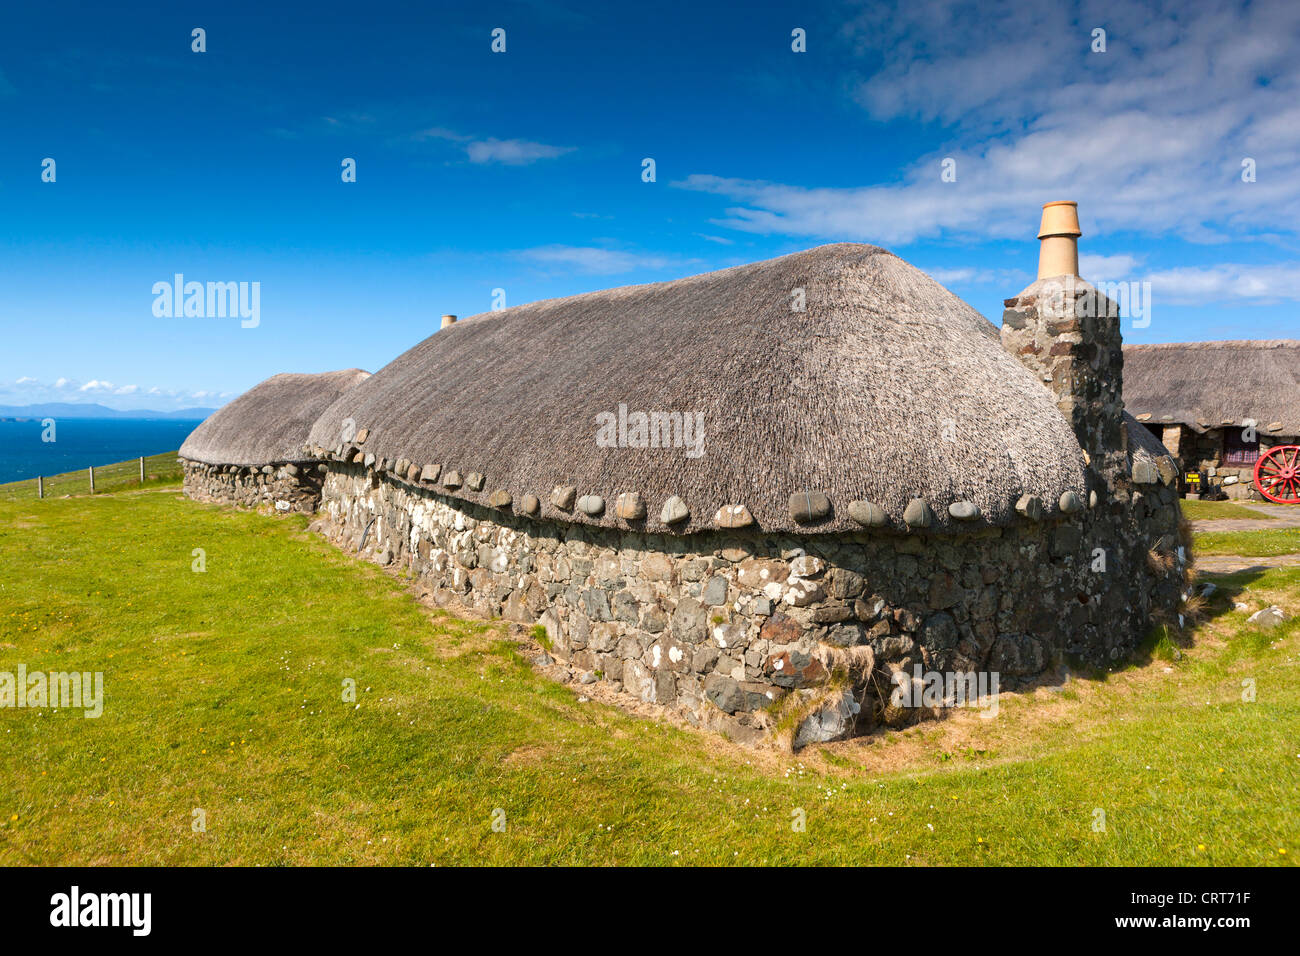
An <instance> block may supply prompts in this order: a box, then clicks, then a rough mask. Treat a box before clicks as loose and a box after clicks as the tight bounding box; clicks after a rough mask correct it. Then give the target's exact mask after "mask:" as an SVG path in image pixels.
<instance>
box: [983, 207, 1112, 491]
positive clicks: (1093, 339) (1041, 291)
mask: <svg viewBox="0 0 1300 956" xmlns="http://www.w3.org/2000/svg"><path fill="white" fill-rule="evenodd" d="M1080 234H1081V233H1080V230H1079V212H1078V204H1077V203H1074V202H1049V203H1045V204H1044V205H1043V219H1042V225H1041V227H1040V228H1039V230H1038V238H1039V239H1040V240H1041V245H1040V247H1039V257H1038V278H1037V279H1036V280H1035V281H1034V282H1033V283H1031V284H1030V285H1029V287H1028V288H1026V289H1025V290H1024V291H1022V292H1021V293H1020V294H1019V295H1017V296H1015V297H1014V298H1011V299H1007V300H1006V301H1005V303H1004V305H1005V306H1006V310H1005V311H1004V312H1003V313H1002V345H1003V347H1004V348H1005V349H1006V350H1007V351H1008V352H1010V353H1011V354H1012V355H1014V356H1015V357H1016V358H1017V359H1019V360H1020V362H1021V364H1023V365H1024V366H1025V367H1026V368H1028V369H1029V370H1030V371H1031V372H1033V373H1034V376H1035V377H1036V378H1037V379H1038V380H1039V381H1040V382H1042V383H1043V385H1044V387H1046V388H1048V389H1050V390H1051V391H1052V392H1053V393H1054V394H1055V395H1056V407H1057V408H1059V409H1060V410H1061V414H1062V415H1064V416H1065V420H1066V421H1068V422H1069V423H1070V426H1071V427H1072V428H1073V429H1074V434H1075V436H1076V437H1077V438H1078V440H1079V445H1080V447H1082V448H1083V450H1084V452H1085V454H1086V455H1087V458H1088V465H1089V467H1090V470H1091V472H1092V473H1093V475H1094V476H1095V478H1096V479H1099V480H1100V482H1102V483H1103V484H1105V485H1107V486H1111V485H1113V483H1114V481H1115V479H1116V477H1117V476H1118V475H1120V474H1121V473H1122V472H1126V464H1125V462H1126V454H1127V448H1128V434H1127V432H1126V431H1125V429H1124V400H1123V366H1124V355H1123V351H1122V348H1121V341H1120V317H1119V309H1118V308H1117V307H1116V305H1115V303H1114V302H1112V301H1111V300H1110V299H1109V298H1107V297H1106V296H1104V295H1102V294H1101V293H1100V292H1099V291H1098V290H1097V289H1095V288H1094V287H1093V286H1091V285H1089V284H1088V283H1087V282H1085V281H1084V280H1083V279H1081V278H1079V276H1078V272H1079V247H1078V240H1079V236H1080Z"/></svg>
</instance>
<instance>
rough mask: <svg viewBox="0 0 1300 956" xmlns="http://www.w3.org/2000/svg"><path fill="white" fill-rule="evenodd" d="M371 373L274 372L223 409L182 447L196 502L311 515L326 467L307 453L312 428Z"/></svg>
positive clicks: (188, 487)
mask: <svg viewBox="0 0 1300 956" xmlns="http://www.w3.org/2000/svg"><path fill="white" fill-rule="evenodd" d="M369 375H370V373H369V372H364V371H362V370H361V369H358V368H350V369H345V370H343V371H338V372H320V373H317V374H297V373H292V372H286V373H283V374H280V375H272V376H271V377H270V378H268V379H267V380H266V381H264V382H260V383H258V384H257V385H254V386H253V387H252V388H250V389H249V390H248V391H247V392H245V393H244V394H243V395H240V396H239V397H238V398H237V399H235V400H234V401H233V402H231V403H230V404H229V405H225V406H223V407H222V408H220V409H218V410H217V411H216V412H214V413H213V414H212V415H210V416H209V417H208V418H207V419H205V420H204V421H203V423H202V424H200V425H199V427H198V428H196V429H194V431H193V432H191V433H190V435H189V437H188V438H186V439H185V443H184V444H183V445H181V449H180V453H179V454H180V460H181V465H182V466H183V467H184V470H185V482H184V488H185V493H186V494H187V495H189V496H190V497H191V498H194V499H196V500H198V501H211V502H216V503H218V504H235V505H243V506H245V507H261V506H268V507H273V508H275V509H276V510H278V511H300V512H306V513H308V514H310V513H311V512H314V511H315V510H316V505H317V504H318V503H319V502H320V488H321V482H322V480H323V473H324V468H323V466H322V465H321V463H320V462H319V461H317V460H315V459H313V458H311V456H309V455H306V454H304V453H303V442H304V441H305V440H306V437H307V433H308V430H309V429H310V428H311V426H312V424H313V423H314V422H315V421H316V419H317V418H318V417H319V416H320V414H321V412H323V411H324V410H325V409H326V408H327V407H328V406H329V404H330V403H331V402H333V401H334V400H335V399H336V398H338V397H339V395H340V394H342V393H343V392H345V391H347V390H348V389H349V388H352V387H353V386H354V385H356V384H357V383H359V382H363V381H365V380H366V378H368V377H369Z"/></svg>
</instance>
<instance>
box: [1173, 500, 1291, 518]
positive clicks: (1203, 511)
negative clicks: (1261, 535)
mask: <svg viewBox="0 0 1300 956" xmlns="http://www.w3.org/2000/svg"><path fill="white" fill-rule="evenodd" d="M1179 503H1180V505H1181V506H1182V509H1183V517H1185V518H1187V520H1189V521H1215V520H1218V519H1220V518H1245V519H1248V520H1251V521H1272V520H1273V517H1274V516H1273V515H1271V514H1266V513H1265V512H1263V511H1255V510H1254V509H1252V508H1247V507H1245V506H1244V505H1239V504H1235V503H1234V502H1231V501H1198V500H1196V499H1189V498H1182V499H1180V500H1179Z"/></svg>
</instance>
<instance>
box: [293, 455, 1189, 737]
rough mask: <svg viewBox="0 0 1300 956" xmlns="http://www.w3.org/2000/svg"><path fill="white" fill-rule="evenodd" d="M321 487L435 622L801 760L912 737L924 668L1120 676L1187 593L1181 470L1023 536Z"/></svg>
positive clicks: (357, 481)
mask: <svg viewBox="0 0 1300 956" xmlns="http://www.w3.org/2000/svg"><path fill="white" fill-rule="evenodd" d="M327 468H328V471H327V474H326V477H325V483H324V488H323V500H322V506H321V516H320V518H319V519H318V521H317V522H315V523H314V525H313V527H314V528H316V529H317V530H319V531H321V532H322V533H324V534H325V535H327V536H328V537H329V538H330V539H331V540H333V541H334V542H336V543H337V544H338V545H339V546H341V547H342V548H344V549H345V550H347V551H349V552H358V551H360V552H362V553H364V554H365V555H367V556H368V557H370V558H371V559H373V560H376V561H377V562H378V563H380V564H382V565H386V566H389V565H396V566H399V567H402V568H406V569H409V570H410V571H411V572H412V574H414V575H415V576H416V577H417V578H418V579H419V580H420V581H421V582H422V583H423V584H424V586H426V587H427V588H428V590H429V591H430V592H431V593H432V595H433V596H434V598H435V599H436V600H437V601H439V602H440V603H443V604H447V605H450V606H455V607H462V606H466V605H467V606H469V607H471V608H473V609H475V610H476V611H477V612H478V613H480V614H483V615H484V616H498V615H499V616H502V617H504V618H507V619H509V620H512V621H518V622H521V623H524V624H529V623H533V622H540V623H541V624H543V625H544V626H545V628H546V634H547V643H548V644H549V645H550V646H549V653H550V654H552V655H554V657H556V658H558V659H559V660H560V661H561V662H563V663H564V664H565V665H567V667H568V668H569V669H570V673H571V678H572V679H574V680H578V681H583V682H594V681H597V680H600V681H606V682H609V683H610V684H611V685H612V687H613V688H614V689H615V690H617V691H619V692H621V693H624V694H627V695H630V696H631V697H632V698H635V699H638V700H641V701H646V702H653V703H658V704H662V705H665V706H667V707H670V708H672V709H674V710H676V711H678V712H679V713H680V714H682V715H683V716H684V717H685V718H686V719H687V720H689V721H691V722H692V723H696V724H699V725H701V726H706V727H711V728H716V729H722V730H725V731H727V732H729V733H731V734H732V735H733V736H736V737H739V738H742V739H744V738H747V737H757V736H761V735H762V734H763V732H765V731H768V730H770V729H772V727H773V725H774V723H776V722H777V721H778V720H779V715H780V714H782V713H792V714H794V719H795V720H796V721H798V722H800V723H799V726H798V728H797V732H796V734H795V736H796V744H799V743H806V742H809V741H814V740H829V739H835V738H840V737H846V736H850V735H852V734H855V733H861V732H865V731H868V730H870V729H871V728H872V727H873V726H876V725H877V724H879V723H882V722H884V723H891V722H899V721H903V722H905V721H907V720H910V719H912V718H913V717H914V716H915V714H902V713H899V712H898V711H897V709H896V708H891V707H890V706H889V705H888V697H889V692H890V689H891V687H892V681H891V675H892V673H893V672H894V671H896V670H898V669H903V670H905V671H906V672H907V673H911V672H912V669H913V667H914V666H915V665H917V664H920V665H922V667H923V668H924V669H925V670H927V671H941V672H944V671H956V672H967V671H976V672H983V671H996V672H998V673H999V675H1000V682H1001V686H1002V687H1004V688H1005V687H1007V686H1009V685H1010V686H1014V685H1015V683H1016V682H1017V681H1019V680H1026V679H1029V678H1032V677H1033V676H1034V675H1036V674H1038V673H1040V672H1041V671H1043V670H1044V669H1045V668H1046V667H1048V666H1049V665H1051V664H1053V663H1057V662H1060V661H1062V660H1065V659H1071V658H1072V659H1077V660H1078V661H1080V662H1086V663H1088V664H1091V665H1096V666H1108V665H1114V664H1116V663H1118V662H1120V661H1122V660H1124V659H1126V658H1127V657H1128V656H1129V654H1130V653H1131V652H1132V651H1133V650H1134V649H1135V647H1136V646H1137V644H1138V642H1139V641H1140V640H1141V639H1142V637H1143V636H1144V635H1145V634H1146V633H1147V631H1148V629H1149V626H1150V620H1151V616H1152V614H1153V613H1154V612H1157V611H1159V610H1160V609H1166V610H1167V609H1170V608H1173V607H1175V606H1176V605H1177V603H1178V599H1179V591H1180V588H1181V586H1182V580H1183V575H1182V559H1183V557H1185V554H1184V553H1183V552H1182V551H1181V550H1180V547H1181V544H1180V541H1179V537H1178V534H1179V531H1178V506H1177V499H1176V494H1175V490H1174V488H1173V487H1172V486H1171V484H1172V478H1173V477H1174V475H1175V473H1174V471H1173V469H1172V468H1169V469H1168V470H1167V471H1166V475H1165V476H1164V478H1162V477H1161V476H1160V475H1158V474H1157V473H1155V471H1154V469H1152V474H1150V475H1140V476H1139V477H1141V478H1142V479H1143V482H1142V483H1140V484H1139V483H1136V482H1134V481H1132V480H1127V479H1126V480H1124V481H1122V482H1119V483H1118V485H1120V486H1119V487H1117V488H1116V489H1115V490H1114V492H1113V493H1111V494H1108V495H1107V496H1106V497H1105V498H1097V499H1095V502H1094V504H1093V507H1091V508H1089V507H1086V506H1084V507H1082V508H1081V509H1080V510H1077V511H1075V512H1073V513H1068V514H1066V513H1060V512H1056V513H1055V515H1054V517H1053V518H1050V519H1045V518H1042V517H1041V515H1040V516H1038V520H1034V518H1033V517H1026V519H1025V521H1024V523H1023V524H1021V525H1017V526H1014V527H1010V528H996V527H986V528H977V529H972V530H970V531H967V532H965V533H961V534H955V535H954V534H936V533H928V532H915V533H908V534H897V533H881V534H872V533H867V532H861V533H849V534H838V535H823V536H798V535H787V534H777V535H766V534H763V533H762V532H760V531H755V530H753V529H742V530H739V531H717V532H705V533H697V534H692V535H682V536H673V535H652V534H644V533H638V532H636V531H633V530H630V529H627V530H620V529H614V528H602V527H596V526H591V525H578V524H567V523H560V522H551V521H546V520H536V519H531V518H527V517H524V516H522V515H518V514H515V513H513V512H512V511H510V510H509V509H493V508H484V507H480V506H478V505H474V504H470V503H467V502H465V501H463V500H458V499H455V498H451V497H448V496H444V495H439V494H437V493H435V492H434V491H432V490H430V489H428V488H426V487H421V486H420V485H419V483H418V482H412V481H407V480H403V479H400V478H397V477H395V476H394V475H393V474H392V473H391V472H389V473H381V472H377V471H375V470H373V469H370V468H367V467H365V466H364V465H363V464H360V463H352V464H344V463H333V462H332V463H330V464H329V465H328V466H327ZM1152 552H1155V556H1157V557H1158V558H1159V560H1153V555H1152ZM1099 557H1100V560H1099ZM792 694H793V695H796V696H795V698H793V699H791V700H786V698H787V697H788V695H792Z"/></svg>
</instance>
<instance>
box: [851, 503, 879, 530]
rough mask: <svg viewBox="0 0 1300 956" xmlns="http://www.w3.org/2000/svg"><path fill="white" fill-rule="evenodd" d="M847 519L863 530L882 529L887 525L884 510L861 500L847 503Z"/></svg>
mask: <svg viewBox="0 0 1300 956" xmlns="http://www.w3.org/2000/svg"><path fill="white" fill-rule="evenodd" d="M849 517H850V518H852V519H853V520H854V521H856V522H857V523H858V524H860V525H862V526H863V527H864V528H883V527H884V526H885V525H886V524H888V523H889V518H888V517H887V516H886V515H885V509H884V508H882V507H880V505H877V504H873V503H872V502H870V501H867V500H865V499H862V498H859V499H858V500H857V501H850V502H849Z"/></svg>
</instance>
